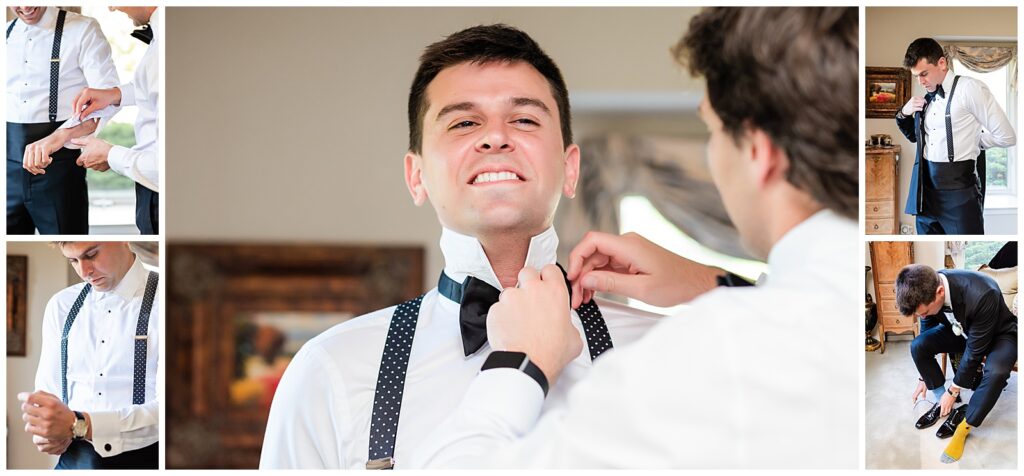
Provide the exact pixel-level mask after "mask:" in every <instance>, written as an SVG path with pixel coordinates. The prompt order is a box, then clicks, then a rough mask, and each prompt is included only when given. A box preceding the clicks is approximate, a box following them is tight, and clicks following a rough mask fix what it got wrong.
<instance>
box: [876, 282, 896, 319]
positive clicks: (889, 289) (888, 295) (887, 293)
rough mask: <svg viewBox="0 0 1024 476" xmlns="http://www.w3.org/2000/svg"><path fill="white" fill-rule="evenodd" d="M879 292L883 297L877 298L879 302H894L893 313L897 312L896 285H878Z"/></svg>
mask: <svg viewBox="0 0 1024 476" xmlns="http://www.w3.org/2000/svg"><path fill="white" fill-rule="evenodd" d="M878 292H879V293H881V296H876V297H877V298H878V300H889V301H892V308H893V312H897V311H896V310H895V309H896V285H895V284H892V283H878Z"/></svg>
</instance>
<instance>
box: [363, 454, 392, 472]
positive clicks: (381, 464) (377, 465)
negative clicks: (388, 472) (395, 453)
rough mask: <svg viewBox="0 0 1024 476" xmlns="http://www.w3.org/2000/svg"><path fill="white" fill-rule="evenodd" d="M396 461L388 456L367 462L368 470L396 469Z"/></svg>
mask: <svg viewBox="0 0 1024 476" xmlns="http://www.w3.org/2000/svg"><path fill="white" fill-rule="evenodd" d="M394 467H395V459H394V458H392V457H390V456H388V457H387V458H379V459H371V460H370V461H367V462H366V469H394Z"/></svg>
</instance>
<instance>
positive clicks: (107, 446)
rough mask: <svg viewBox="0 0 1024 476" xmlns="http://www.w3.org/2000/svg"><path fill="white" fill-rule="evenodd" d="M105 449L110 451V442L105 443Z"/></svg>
mask: <svg viewBox="0 0 1024 476" xmlns="http://www.w3.org/2000/svg"><path fill="white" fill-rule="evenodd" d="M103 449H105V450H107V451H110V443H107V444H105V445H103Z"/></svg>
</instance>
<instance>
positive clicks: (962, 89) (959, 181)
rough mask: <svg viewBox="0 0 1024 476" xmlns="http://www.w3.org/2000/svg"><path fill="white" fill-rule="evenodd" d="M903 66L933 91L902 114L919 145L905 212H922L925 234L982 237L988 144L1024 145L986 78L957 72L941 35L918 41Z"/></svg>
mask: <svg viewBox="0 0 1024 476" xmlns="http://www.w3.org/2000/svg"><path fill="white" fill-rule="evenodd" d="M903 66H904V67H905V68H907V69H909V70H910V72H911V74H913V75H914V77H915V78H917V81H918V82H919V83H921V86H923V87H924V89H925V91H927V94H925V95H924V97H920V96H917V97H913V98H910V100H909V101H907V104H905V105H904V106H903V109H902V110H900V111H899V112H897V113H896V124H897V125H898V126H899V128H900V131H901V132H903V135H905V136H906V137H907V139H908V140H910V141H911V142H916V143H917V154H916V156H915V159H914V172H913V174H912V175H911V178H910V191H909V194H908V195H907V206H906V209H905V213H907V214H908V215H917V234H919V235H943V234H950V235H982V234H984V233H985V222H984V220H985V217H984V212H985V210H984V200H985V195H984V193H985V166H984V164H985V149H989V148H993V147H1010V146H1012V145H1014V144H1016V143H1017V136H1016V134H1015V133H1014V131H1013V126H1012V125H1011V124H1010V121H1009V119H1007V118H1006V113H1005V112H1003V110H1002V109H1000V108H999V105H998V104H997V103H996V100H995V98H994V97H993V96H992V93H991V92H990V91H989V90H988V87H986V86H985V84H984V83H982V82H981V81H978V80H977V79H974V78H970V77H967V76H957V75H953V74H949V73H950V71H949V63H948V60H947V59H946V57H945V55H944V53H943V51H942V46H940V45H939V43H938V42H937V41H935V40H933V39H931V38H918V39H916V40H914V41H913V42H912V43H911V44H910V46H909V47H908V48H907V54H906V56H905V57H904V59H903Z"/></svg>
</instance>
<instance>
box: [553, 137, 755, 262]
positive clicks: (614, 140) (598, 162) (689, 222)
mask: <svg viewBox="0 0 1024 476" xmlns="http://www.w3.org/2000/svg"><path fill="white" fill-rule="evenodd" d="M704 144H705V143H704V141H701V140H687V139H671V138H659V137H651V136H624V135H606V136H600V137H595V138H588V139H585V140H583V141H581V142H580V150H581V159H580V180H579V184H578V186H577V189H576V192H577V194H576V198H575V199H573V200H563V201H562V204H561V206H560V207H559V211H558V213H559V216H558V219H557V220H556V221H555V223H557V224H558V225H557V229H558V236H559V241H560V245H559V255H560V256H568V253H569V252H570V251H571V250H572V248H573V246H575V245H576V243H578V242H579V241H580V240H581V239H583V235H584V234H585V233H586V232H587V231H591V230H594V231H603V232H606V233H612V234H618V233H619V202H620V200H621V199H622V198H623V197H625V196H629V195H641V196H644V197H645V198H647V199H648V200H650V202H651V204H653V205H654V207H655V208H656V209H657V210H658V212H659V213H661V214H662V215H663V216H664V217H665V218H666V219H667V220H668V221H670V222H671V223H672V224H673V225H675V226H676V227H678V228H679V229H680V230H682V232H683V233H685V234H687V235H688V236H690V237H691V238H693V239H694V240H696V241H697V242H698V243H700V244H702V245H704V246H705V247H707V248H710V249H712V250H715V251H718V252H720V253H724V254H727V255H731V256H736V257H739V258H748V259H749V258H750V256H749V254H748V253H747V252H746V251H745V250H743V248H742V246H741V245H740V242H739V235H738V233H737V231H736V228H735V227H734V226H733V224H732V222H731V221H730V220H729V217H728V216H727V215H726V213H725V207H724V206H723V205H722V199H721V197H720V196H719V194H718V190H717V189H716V188H715V186H714V184H713V183H712V182H711V175H710V172H709V171H708V168H707V163H706V160H705V158H704V157H705V150H704V148H705V146H704Z"/></svg>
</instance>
